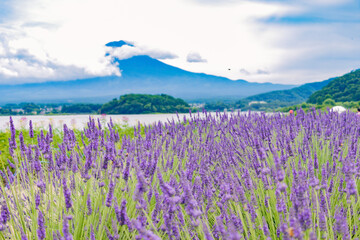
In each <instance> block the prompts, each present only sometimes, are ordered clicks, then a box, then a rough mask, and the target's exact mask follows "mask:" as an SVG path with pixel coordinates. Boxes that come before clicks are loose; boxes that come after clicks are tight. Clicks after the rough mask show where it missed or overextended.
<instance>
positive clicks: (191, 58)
mask: <svg viewBox="0 0 360 240" xmlns="http://www.w3.org/2000/svg"><path fill="white" fill-rule="evenodd" d="M186 61H188V62H207V60H206V59H203V58H202V57H201V56H200V54H199V53H197V52H190V53H189V54H188V55H187V57H186Z"/></svg>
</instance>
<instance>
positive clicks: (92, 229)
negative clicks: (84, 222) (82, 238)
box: [90, 224, 96, 240]
mask: <svg viewBox="0 0 360 240" xmlns="http://www.w3.org/2000/svg"><path fill="white" fill-rule="evenodd" d="M90 240H96V239H95V233H94V228H93V225H92V224H91V230H90Z"/></svg>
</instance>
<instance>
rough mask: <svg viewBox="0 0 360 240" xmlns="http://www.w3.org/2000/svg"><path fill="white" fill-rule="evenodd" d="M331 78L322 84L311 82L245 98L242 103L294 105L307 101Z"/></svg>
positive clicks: (329, 80)
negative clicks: (257, 102)
mask: <svg viewBox="0 0 360 240" xmlns="http://www.w3.org/2000/svg"><path fill="white" fill-rule="evenodd" d="M332 80H333V78H330V79H328V80H325V81H322V82H313V83H307V84H304V85H301V86H299V87H295V88H292V89H288V90H280V91H272V92H268V93H262V94H258V95H254V96H250V97H247V98H245V99H244V100H243V101H247V102H250V101H265V102H267V103H274V102H278V103H279V106H285V105H289V106H290V105H295V104H299V103H302V102H305V101H307V99H308V98H309V96H310V95H311V94H313V93H314V92H316V91H318V90H319V89H322V88H323V87H325V86H326V85H327V84H329V83H330V82H331V81H332Z"/></svg>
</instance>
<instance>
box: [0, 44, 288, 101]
mask: <svg viewBox="0 0 360 240" xmlns="http://www.w3.org/2000/svg"><path fill="white" fill-rule="evenodd" d="M125 44H126V43H125V42H123V41H119V42H111V43H108V44H107V45H108V46H110V47H122V46H123V45H125ZM127 45H129V44H127ZM114 63H118V64H119V67H120V69H121V73H122V76H120V77H118V76H106V77H94V78H88V79H77V80H71V81H57V82H43V83H31V84H20V85H0V96H1V98H0V104H6V103H20V102H36V103H44V102H46V103H59V102H87V103H105V102H107V101H109V100H111V99H113V98H115V97H118V96H120V95H124V94H128V93H143V94H162V93H164V94H169V95H171V96H174V97H178V98H182V99H185V100H197V99H201V100H206V99H217V98H218V99H219V98H226V99H229V98H230V99H231V98H232V99H240V98H244V97H248V96H251V95H254V94H259V93H264V92H268V91H274V90H284V89H289V88H292V87H294V85H282V84H272V83H252V82H247V81H245V80H237V81H233V80H230V79H228V78H225V77H219V76H214V75H208V74H204V73H194V72H189V71H185V70H183V69H180V68H177V67H174V66H170V65H168V64H165V63H163V62H161V61H159V60H157V59H154V58H151V57H150V56H147V55H140V56H134V57H131V58H128V59H124V60H119V59H115V61H114Z"/></svg>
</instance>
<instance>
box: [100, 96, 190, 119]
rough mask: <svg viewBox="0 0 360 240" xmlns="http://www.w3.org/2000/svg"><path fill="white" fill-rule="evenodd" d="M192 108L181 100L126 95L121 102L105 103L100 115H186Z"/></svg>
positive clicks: (121, 97)
mask: <svg viewBox="0 0 360 240" xmlns="http://www.w3.org/2000/svg"><path fill="white" fill-rule="evenodd" d="M189 109H190V106H189V104H187V103H186V102H185V101H184V100H182V99H180V98H174V97H172V96H169V95H166V94H161V95H150V94H126V95H123V96H120V98H119V100H117V99H113V100H112V101H110V102H108V103H105V104H104V105H103V106H102V107H101V109H100V113H106V114H141V113H176V112H179V113H186V112H189Z"/></svg>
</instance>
